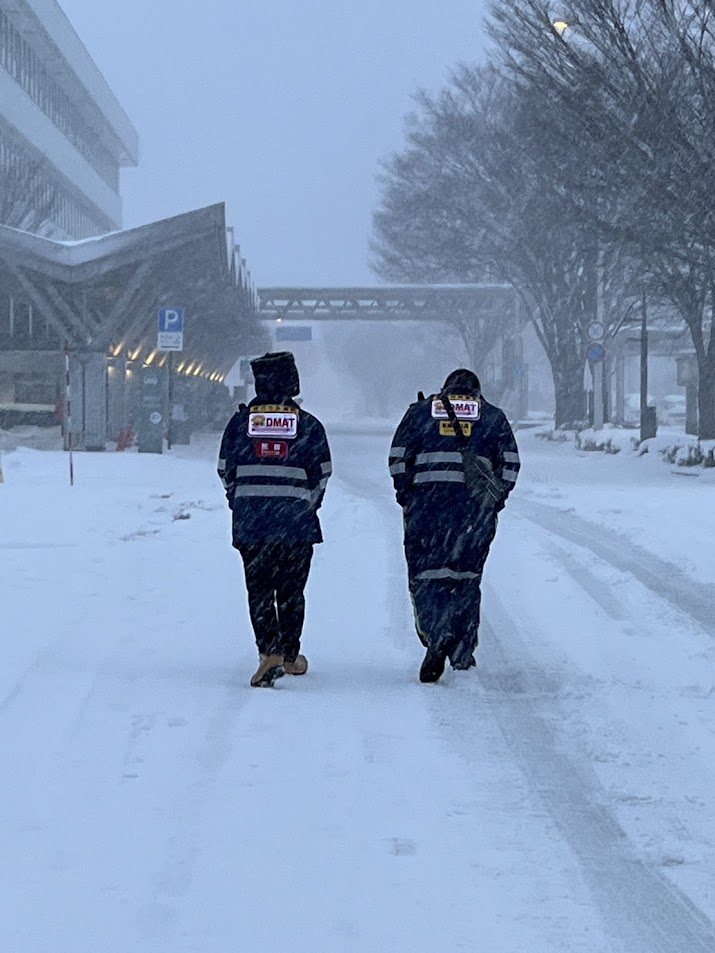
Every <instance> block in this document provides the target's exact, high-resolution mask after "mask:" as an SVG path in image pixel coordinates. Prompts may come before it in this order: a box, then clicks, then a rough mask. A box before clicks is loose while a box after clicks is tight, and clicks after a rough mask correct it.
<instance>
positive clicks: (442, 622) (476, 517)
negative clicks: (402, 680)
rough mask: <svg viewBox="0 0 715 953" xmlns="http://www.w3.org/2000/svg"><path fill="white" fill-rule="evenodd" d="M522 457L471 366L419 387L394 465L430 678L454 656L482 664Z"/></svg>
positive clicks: (393, 452) (423, 674)
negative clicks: (487, 567) (491, 578)
mask: <svg viewBox="0 0 715 953" xmlns="http://www.w3.org/2000/svg"><path fill="white" fill-rule="evenodd" d="M519 465H520V464H519V452H518V449H517V445H516V440H515V439H514V434H513V433H512V429H511V427H510V425H509V422H508V420H507V418H506V416H505V414H504V412H503V411H502V410H501V409H500V408H499V407H496V406H495V405H493V404H490V403H488V402H487V401H486V400H484V397H483V396H482V392H481V386H480V383H479V378H478V377H477V375H476V374H475V373H474V372H473V371H470V370H467V369H466V368H459V369H458V370H455V371H453V372H452V373H451V374H449V376H448V377H447V379H446V380H445V382H444V384H443V386H442V389H441V391H440V393H439V394H432V395H430V396H429V397H424V396H423V395H422V394H419V395H418V400H417V402H416V403H413V404H411V405H410V407H409V408H408V410H407V412H406V413H405V415H404V417H403V418H402V421H401V422H400V424H399V426H398V428H397V431H396V432H395V436H394V438H393V440H392V446H391V448H390V456H389V468H390V474H391V476H392V480H393V483H394V487H395V495H396V497H397V502H398V503H399V504H400V506H401V507H402V509H403V514H404V544H405V556H406V559H407V570H408V580H409V589H410V596H411V599H412V604H413V608H414V614H415V622H416V627H417V635H418V637H419V639H420V641H421V642H422V644H423V646H424V648H425V649H426V653H425V657H424V661H423V662H422V666H421V668H420V681H422V682H436V681H438V680H439V678H440V677H441V676H442V673H443V672H444V668H445V665H446V662H447V659H449V662H450V664H451V666H452V668H453V669H458V670H465V669H469V668H471V667H472V666H474V665H476V660H475V658H474V652H475V649H476V647H477V643H478V633H479V613H480V604H481V581H482V572H483V569H484V563H485V561H486V558H487V555H488V553H489V547H490V545H491V542H492V540H493V539H494V535H495V533H496V529H497V516H498V513H499V512H500V511H501V510H502V508H503V507H504V503H505V501H506V499H507V497H508V495H509V493H510V492H511V490H512V489H513V488H514V484H515V483H516V479H517V476H518V473H519Z"/></svg>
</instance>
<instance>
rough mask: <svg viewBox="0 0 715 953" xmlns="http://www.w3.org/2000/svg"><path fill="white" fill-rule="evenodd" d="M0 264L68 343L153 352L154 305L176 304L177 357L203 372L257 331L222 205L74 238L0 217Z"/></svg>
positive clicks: (225, 360) (140, 355) (143, 354)
mask: <svg viewBox="0 0 715 953" xmlns="http://www.w3.org/2000/svg"><path fill="white" fill-rule="evenodd" d="M0 273H2V276H3V278H4V281H3V284H4V285H5V286H6V287H7V288H8V290H10V291H11V293H13V294H14V295H16V296H18V297H22V298H24V299H26V300H28V301H29V302H30V303H31V304H32V306H33V309H34V311H35V312H37V313H38V314H39V315H41V316H42V317H43V318H45V319H46V320H47V321H48V322H49V323H50V324H51V325H52V326H53V328H54V329H55V331H56V332H57V333H58V334H59V335H60V337H61V338H62V339H63V340H67V341H68V342H69V344H70V346H71V347H72V348H75V349H78V350H85V351H95V352H96V351H106V352H108V353H109V354H110V355H114V356H119V355H120V354H130V355H132V356H133V357H132V359H134V360H147V359H149V358H150V357H152V359H154V357H153V356H152V351H153V349H154V348H155V346H156V325H157V319H156V314H157V309H158V308H159V307H162V306H163V307H182V308H184V309H185V312H186V328H185V336H184V341H185V351H184V353H183V354H182V359H183V360H184V362H185V363H186V364H187V366H189V365H190V366H191V367H192V372H194V371H196V372H199V371H198V370H196V369H199V368H200V369H201V370H200V373H201V374H202V375H204V376H209V375H212V374H221V375H223V374H225V373H226V372H227V371H228V370H230V368H231V367H232V366H233V363H234V362H235V360H236V357H237V356H238V355H239V354H240V353H243V352H244V351H245V350H246V338H247V337H248V338H249V340H250V339H251V338H252V337H256V336H258V335H260V332H259V331H258V326H257V323H256V321H255V306H254V302H253V298H254V295H253V292H252V291H251V289H250V288H249V282H248V276H247V274H246V273H245V271H244V270H243V268H242V267H241V264H240V261H238V260H237V256H236V255H234V254H233V252H232V250H230V249H229V247H228V245H227V231H226V219H225V208H224V205H223V204H218V205H211V206H208V207H207V208H203V209H198V210H197V211H193V212H187V213H185V214H182V215H177V216H174V217H173V218H167V219H164V220H162V221H159V222H153V223H151V224H149V225H143V226H141V227H139V228H133V229H127V230H125V231H121V232H113V233H110V234H108V235H102V236H100V237H98V238H92V239H87V240H85V241H80V242H57V241H52V240H50V239H46V238H41V237H39V236H37V235H31V234H28V233H26V232H21V231H18V230H16V229H11V228H7V227H4V226H0Z"/></svg>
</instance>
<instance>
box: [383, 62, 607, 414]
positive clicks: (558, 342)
mask: <svg viewBox="0 0 715 953" xmlns="http://www.w3.org/2000/svg"><path fill="white" fill-rule="evenodd" d="M418 106H419V110H420V111H419V113H418V114H417V115H415V116H413V117H412V118H411V121H410V125H409V128H408V136H407V138H408V148H407V149H406V150H405V151H403V152H402V153H400V154H398V155H396V156H393V158H392V159H391V160H390V161H388V162H387V163H386V164H385V166H384V171H383V175H382V179H381V182H382V187H383V195H382V205H381V207H380V209H379V210H378V211H377V213H376V215H375V235H376V237H375V241H374V243H373V249H374V252H375V255H376V262H375V267H376V270H377V271H378V273H379V274H380V275H381V276H383V277H386V278H390V279H393V280H394V279H398V280H408V281H410V280H412V281H414V280H443V281H444V280H448V281H449V280H452V281H473V280H478V279H479V278H480V277H481V276H483V275H484V274H485V272H488V273H489V274H490V275H491V276H492V277H498V278H499V279H501V280H504V281H507V282H510V283H511V284H513V285H514V287H515V288H516V289H517V291H518V292H519V294H520V295H521V297H522V300H523V301H524V303H525V305H526V308H527V313H528V314H529V316H530V318H531V320H532V322H533V324H534V327H535V329H536V333H537V335H538V338H539V340H540V341H541V344H542V345H543V347H544V350H545V352H546V355H547V357H548V360H549V362H550V365H551V370H552V375H553V379H554V391H555V398H556V423H557V426H565V425H570V424H573V423H575V422H578V421H582V420H583V419H584V417H585V414H586V408H585V394H584V390H583V371H584V364H585V351H586V342H587V336H586V329H587V327H588V325H589V323H590V322H591V321H593V320H594V319H595V318H596V316H599V317H600V318H601V319H603V318H605V319H606V323H608V321H609V319H613V320H614V321H615V320H617V319H618V317H619V314H620V311H619V309H618V307H617V304H614V305H613V306H612V307H611V308H600V307H599V305H600V304H602V303H603V301H604V300H605V298H606V297H610V298H613V299H615V298H617V297H618V294H619V293H620V292H621V291H622V288H623V280H622V276H623V273H624V268H625V265H624V262H623V261H622V257H623V256H621V255H620V253H619V252H618V250H617V249H615V248H609V247H608V246H606V245H605V243H603V242H600V241H599V238H598V235H597V233H596V230H595V229H594V227H593V224H592V223H591V222H590V221H587V220H586V219H584V217H583V216H581V215H579V214H578V211H577V209H575V208H574V207H573V205H572V204H571V203H570V201H569V199H568V197H565V196H564V194H563V179H564V178H565V170H564V169H563V168H562V163H564V162H566V161H570V157H567V156H565V155H562V156H560V157H556V156H554V155H552V154H551V153H550V152H549V149H548V142H546V143H545V142H544V140H543V136H542V134H541V128H542V127H541V121H540V112H541V109H542V108H543V101H542V99H541V98H540V96H538V95H537V93H536V91H535V90H534V89H532V88H531V87H529V86H528V84H524V85H521V86H520V85H518V84H516V83H513V82H506V81H505V80H504V79H503V77H500V76H499V74H498V72H497V71H496V70H494V69H493V68H481V69H476V68H470V67H467V66H463V67H461V68H459V69H458V70H457V71H456V72H455V73H454V75H453V78H452V83H451V85H450V86H449V87H448V88H447V89H445V90H444V91H443V92H442V93H441V94H440V95H439V96H437V97H436V98H433V97H430V96H427V95H426V94H424V93H422V94H420V96H419V97H418ZM557 159H558V161H557ZM599 277H600V281H599Z"/></svg>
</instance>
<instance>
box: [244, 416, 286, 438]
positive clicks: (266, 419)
mask: <svg viewBox="0 0 715 953" xmlns="http://www.w3.org/2000/svg"><path fill="white" fill-rule="evenodd" d="M297 435H298V414H294V413H274V412H269V411H265V412H264V411H255V412H253V413H250V414H249V415H248V436H249V437H280V438H281V439H283V440H293V439H294V438H295V437H296V436H297Z"/></svg>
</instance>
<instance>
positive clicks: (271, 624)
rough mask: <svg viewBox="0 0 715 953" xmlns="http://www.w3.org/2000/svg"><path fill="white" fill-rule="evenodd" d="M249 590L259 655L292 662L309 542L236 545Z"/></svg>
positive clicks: (310, 549)
mask: <svg viewBox="0 0 715 953" xmlns="http://www.w3.org/2000/svg"><path fill="white" fill-rule="evenodd" d="M239 552H240V553H241V557H242V559H243V569H244V573H245V576H246V589H247V590H248V611H249V614H250V616H251V624H252V626H253V633H254V635H255V637H256V645H257V646H258V651H259V652H260V653H261V655H282V656H283V657H284V658H285V659H286V661H289V662H292V661H294V660H295V657H296V655H298V653H299V652H300V636H301V633H302V631H303V619H304V618H305V596H304V595H303V590H304V589H305V584H306V583H307V581H308V573H309V572H310V563H311V560H312V558H313V544H312V543H262V544H259V545H253V546H247V545H241V546H239Z"/></svg>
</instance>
